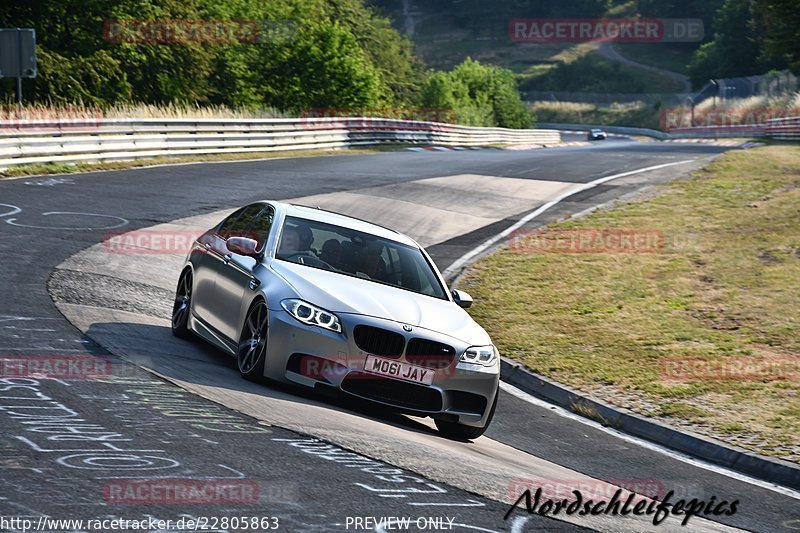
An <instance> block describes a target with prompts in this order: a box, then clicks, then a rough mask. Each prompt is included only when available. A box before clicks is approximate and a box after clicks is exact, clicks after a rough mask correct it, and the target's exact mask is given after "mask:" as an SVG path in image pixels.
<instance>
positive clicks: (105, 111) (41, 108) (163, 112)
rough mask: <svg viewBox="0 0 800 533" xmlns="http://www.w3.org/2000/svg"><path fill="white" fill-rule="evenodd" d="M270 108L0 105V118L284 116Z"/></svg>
mask: <svg viewBox="0 0 800 533" xmlns="http://www.w3.org/2000/svg"><path fill="white" fill-rule="evenodd" d="M290 116H291V115H289V114H287V113H285V112H282V111H279V110H277V109H273V108H261V109H246V108H242V109H232V108H229V107H225V106H196V105H180V104H165V105H152V104H121V105H116V106H111V107H92V106H86V105H83V104H77V105H69V106H67V105H49V106H48V105H42V104H34V105H26V106H23V107H22V108H18V107H17V106H16V104H11V103H7V104H5V105H0V120H41V119H68V120H75V119H82V118H85V119H96V118H287V117H290Z"/></svg>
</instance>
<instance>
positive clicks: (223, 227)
mask: <svg viewBox="0 0 800 533" xmlns="http://www.w3.org/2000/svg"><path fill="white" fill-rule="evenodd" d="M244 210H245V208H244V207H243V208H241V209H237V210H236V211H234V212H233V213H231V214H230V215H228V218H226V219H225V220H224V221H223V222H222V224H220V226H219V229H217V231H216V234H217V235H219V236H220V237H222V238H223V239H224V238H225V236H226V235H227V234H228V230H229V229H230V227H231V226H232V225H233V223H234V222H236V219H237V218H239V215H241V214H242V211H244Z"/></svg>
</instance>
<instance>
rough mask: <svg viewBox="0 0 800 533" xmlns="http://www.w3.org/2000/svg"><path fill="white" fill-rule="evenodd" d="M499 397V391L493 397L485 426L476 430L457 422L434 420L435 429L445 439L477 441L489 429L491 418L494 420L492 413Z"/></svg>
mask: <svg viewBox="0 0 800 533" xmlns="http://www.w3.org/2000/svg"><path fill="white" fill-rule="evenodd" d="M498 396H500V391H499V390H498V391H497V393H496V394H495V395H494V402H493V403H492V408H491V410H490V411H489V416H488V417H487V418H486V424H485V425H484V426H483V427H480V428H476V427H473V426H466V425H464V424H459V423H458V422H447V421H445V420H434V422H435V423H436V427H437V429H438V430H439V433H441V434H442V435H443V436H445V437H447V438H448V439H453V440H473V439H477V438H478V437H480V436H481V435H483V434H484V433H485V432H486V430H487V429H489V424H491V422H492V418H494V411H495V409H497V397H498Z"/></svg>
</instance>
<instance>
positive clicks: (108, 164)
mask: <svg viewBox="0 0 800 533" xmlns="http://www.w3.org/2000/svg"><path fill="white" fill-rule="evenodd" d="M387 148H390V149H392V150H395V149H397V148H396V147H375V148H372V149H368V148H358V149H355V148H352V149H341V150H284V151H280V152H248V153H239V154H206V155H194V156H177V157H173V156H162V157H152V158H143V159H132V160H127V161H103V162H96V163H40V164H32V165H19V166H16V167H8V168H6V169H4V170H0V179H2V178H13V177H17V176H39V175H43V174H76V173H79V172H93V171H99V170H124V169H128V168H137V167H147V166H152V165H166V164H175V163H201V162H213V161H241V160H248V159H267V158H279V157H313V156H323V155H353V154H373V153H377V152H383V151H387Z"/></svg>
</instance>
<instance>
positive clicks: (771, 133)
mask: <svg viewBox="0 0 800 533" xmlns="http://www.w3.org/2000/svg"><path fill="white" fill-rule="evenodd" d="M764 134H765V135H766V136H767V137H769V138H771V139H775V140H778V141H800V117H790V118H778V119H775V120H770V121H769V122H767V126H766V128H765V129H764Z"/></svg>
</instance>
